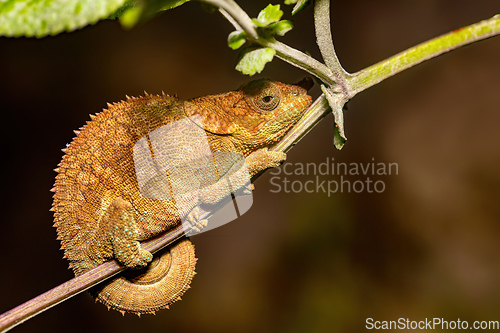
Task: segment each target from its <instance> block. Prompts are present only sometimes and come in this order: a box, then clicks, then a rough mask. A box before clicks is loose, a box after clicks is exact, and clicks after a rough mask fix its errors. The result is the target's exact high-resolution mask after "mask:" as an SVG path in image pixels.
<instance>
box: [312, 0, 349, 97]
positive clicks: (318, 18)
mask: <svg viewBox="0 0 500 333" xmlns="http://www.w3.org/2000/svg"><path fill="white" fill-rule="evenodd" d="M314 30H315V33H316V43H317V44H318V48H319V51H320V52H321V56H322V57H323V60H324V61H325V64H326V65H327V66H328V68H329V69H330V70H331V71H332V75H333V76H334V77H335V81H336V83H337V84H338V85H340V86H341V87H342V90H343V91H344V92H346V91H347V87H346V81H347V80H346V77H347V76H348V75H349V74H348V73H347V72H346V71H345V70H344V68H342V66H341V64H340V62H339V59H338V58H337V54H336V53H335V47H334V44H333V38H332V32H331V24H330V0H316V1H315V2H314Z"/></svg>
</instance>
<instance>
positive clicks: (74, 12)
mask: <svg viewBox="0 0 500 333" xmlns="http://www.w3.org/2000/svg"><path fill="white" fill-rule="evenodd" d="M124 3H125V0H1V1H0V35H3V36H9V37H19V36H26V37H33V36H36V37H43V36H47V35H57V34H58V33H61V32H63V31H73V30H76V29H79V28H82V27H84V26H86V25H88V24H94V23H96V22H97V21H99V20H101V19H105V18H107V17H109V16H110V15H112V14H113V13H115V12H116V11H117V10H118V9H119V8H120V7H122V6H123V5H124Z"/></svg>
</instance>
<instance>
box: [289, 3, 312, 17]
mask: <svg viewBox="0 0 500 333" xmlns="http://www.w3.org/2000/svg"><path fill="white" fill-rule="evenodd" d="M310 3H311V0H285V5H293V4H295V7H293V9H292V15H295V14H297V13H298V12H300V11H302V10H303V9H304V8H306V7H307V5H309V4H310Z"/></svg>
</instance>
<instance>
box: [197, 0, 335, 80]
mask: <svg viewBox="0 0 500 333" xmlns="http://www.w3.org/2000/svg"><path fill="white" fill-rule="evenodd" d="M200 1H202V2H206V3H208V4H211V5H213V6H216V7H219V11H220V12H221V14H222V15H223V16H224V17H225V18H226V19H227V20H228V21H229V23H231V24H232V25H233V26H234V28H235V29H236V30H242V31H245V33H246V34H247V37H248V38H249V40H250V42H252V43H255V44H259V45H261V46H263V47H269V48H271V49H273V50H275V51H276V56H277V57H278V58H280V59H282V60H284V61H286V62H288V63H290V64H292V65H294V66H295V67H298V68H300V69H302V70H304V71H306V72H308V73H309V74H311V75H314V76H316V77H317V78H319V79H320V80H322V81H324V82H327V83H329V84H335V83H336V82H335V77H334V76H333V75H332V72H331V70H330V69H329V68H328V67H327V66H325V65H324V64H322V63H321V62H319V61H318V60H316V59H314V58H313V57H311V56H308V55H307V54H305V53H303V52H300V51H299V50H296V49H294V48H292V47H290V46H288V45H285V44H283V43H280V42H278V41H277V40H275V39H274V38H262V37H260V36H259V35H258V33H257V29H256V27H255V25H254V23H253V22H252V19H251V18H250V17H249V16H248V14H247V13H246V12H245V11H244V10H243V9H241V7H240V6H239V5H238V4H237V3H236V2H234V1H233V0H200Z"/></svg>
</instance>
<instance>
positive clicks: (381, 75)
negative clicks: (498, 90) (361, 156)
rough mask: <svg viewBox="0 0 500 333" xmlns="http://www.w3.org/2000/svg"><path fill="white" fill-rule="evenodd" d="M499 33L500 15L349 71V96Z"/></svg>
mask: <svg viewBox="0 0 500 333" xmlns="http://www.w3.org/2000/svg"><path fill="white" fill-rule="evenodd" d="M498 34H500V15H495V16H493V17H492V18H490V19H488V20H484V21H481V22H478V23H474V24H471V25H469V26H466V27H463V28H461V29H457V30H454V31H452V32H450V33H447V34H445V35H441V36H439V37H436V38H434V39H431V40H429V41H426V42H424V43H421V44H419V45H416V46H414V47H411V48H409V49H407V50H405V51H403V52H401V53H398V54H396V55H394V56H392V57H390V58H388V59H385V60H383V61H381V62H379V63H376V64H374V65H372V66H370V67H367V68H365V69H363V70H361V71H359V72H357V73H354V74H352V76H351V77H350V78H349V83H350V86H351V88H352V92H351V94H352V96H354V95H356V94H357V93H359V92H361V91H363V90H365V89H367V88H369V87H371V86H373V85H375V84H377V83H379V82H381V81H383V80H385V79H387V78H389V77H391V76H393V75H395V74H397V73H399V72H401V71H404V70H406V69H408V68H410V67H413V66H415V65H418V64H420V63H421V62H423V61H426V60H429V59H431V58H435V57H437V56H438V55H441V54H443V53H446V52H449V51H451V50H454V49H456V48H459V47H461V46H464V45H467V44H471V43H474V42H477V41H480V40H483V39H486V38H489V37H493V36H495V35H498Z"/></svg>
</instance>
